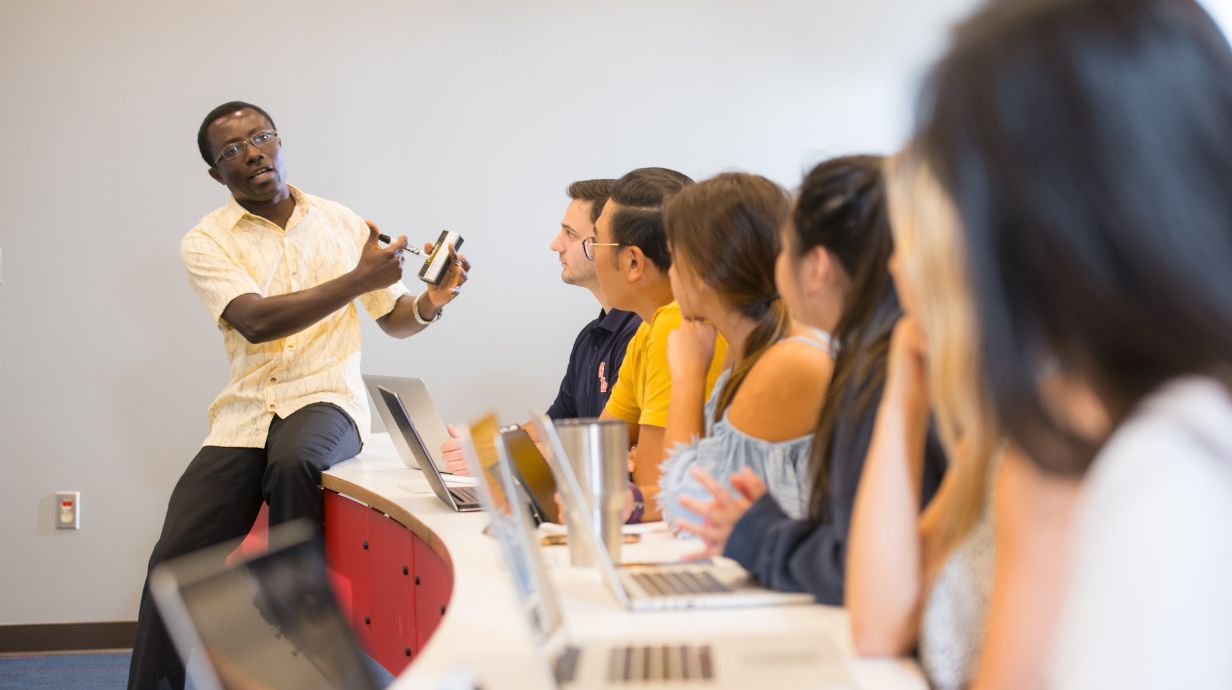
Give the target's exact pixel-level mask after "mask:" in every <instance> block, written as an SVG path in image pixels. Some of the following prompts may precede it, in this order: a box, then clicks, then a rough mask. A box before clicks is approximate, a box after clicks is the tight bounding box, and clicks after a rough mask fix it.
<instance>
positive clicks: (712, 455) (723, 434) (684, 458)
mask: <svg viewBox="0 0 1232 690" xmlns="http://www.w3.org/2000/svg"><path fill="white" fill-rule="evenodd" d="M785 340H794V341H798V342H803V343H807V344H809V345H812V346H813V347H816V348H817V349H819V350H821V351H822V352H825V353H826V354H827V355H830V356H831V357H833V356H834V351H833V347H832V346H831V344H830V336H829V334H828V333H826V332H825V331H820V330H817V331H815V333H814V335H813V336H811V337H807V336H793V337H791V338H785ZM730 374H731V370H730V369H728V370H727V371H724V372H723V373H722V374H720V375H719V378H718V380H717V381H715V384H714V390H712V391H711V393H710V398H709V399H708V400H707V401H706V407H705V412H704V416H705V420H706V435H705V436H703V437H702V438H695V439H694V440H693V441H692V442H691V443H687V444H685V443H677V444H676V445H675V446H673V447H672V448H671V449H670V450H669V451H668V456H667V459H666V460H664V461H663V463H662V464H661V465H660V466H659V468H660V470H662V475H661V476H660V477H659V495H658V497H657V499H656V500H657V502H658V505H659V509H660V510H661V511H663V519H664V520H666V521H667V522H668V523H669V524H670V523H671V522H672V521H673V520H675V519H676V518H684V519H685V520H688V521H690V522H700V521H701V518H700V517H699V516H698V515H697V514H695V513H694V512H693V511H691V510H688V509H687V508H685V507H684V506H682V505H680V496H681V495H688V496H690V497H692V498H695V499H697V500H699V501H703V502H704V501H708V500H710V498H711V496H710V492H708V491H707V490H706V489H705V488H704V487H703V486H702V485H701V484H700V483H699V482H698V481H697V480H696V479H694V478H693V476H692V474H690V470H692V469H693V468H694V467H700V468H702V469H703V470H705V471H706V472H707V473H709V474H710V476H712V477H714V478H715V479H716V480H718V481H719V483H720V484H723V485H724V486H726V487H727V488H728V489H729V490H731V483H730V481H729V478H730V477H731V475H732V474H734V473H736V472H737V471H738V470H739V469H740V468H742V467H748V468H751V469H752V470H753V472H754V473H755V474H757V476H759V477H761V479H762V481H764V482H765V483H766V488H767V490H768V491H769V492H770V495H772V496H774V499H775V501H777V502H778V504H779V506H781V507H782V508H783V511H784V512H786V513H787V514H788V515H789V516H790V517H792V518H795V519H797V520H799V519H803V518H804V516H805V514H806V512H807V511H808V499H809V496H808V481H809V480H808V457H809V447H810V445H811V442H812V440H813V434H811V433H809V434H806V435H804V436H799V437H797V438H793V439H789V440H786V441H777V442H775V441H767V440H765V439H760V438H757V437H756V436H750V435H749V434H746V433H744V432H743V431H740V430H739V429H737V428H736V427H734V426H732V424H731V421H730V420H729V419H728V413H729V412H730V409H729V410H727V411H724V413H723V416H722V418H720V419H719V420H718V421H715V420H714V410H715V406H716V405H718V401H719V397H720V396H721V395H722V392H723V386H725V385H727V379H728V377H729V375H730ZM681 536H688V535H683V534H682V535H681Z"/></svg>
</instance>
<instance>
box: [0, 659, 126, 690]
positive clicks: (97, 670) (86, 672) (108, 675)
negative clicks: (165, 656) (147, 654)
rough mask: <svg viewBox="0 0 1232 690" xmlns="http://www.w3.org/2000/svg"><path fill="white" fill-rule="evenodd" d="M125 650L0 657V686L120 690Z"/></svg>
mask: <svg viewBox="0 0 1232 690" xmlns="http://www.w3.org/2000/svg"><path fill="white" fill-rule="evenodd" d="M130 656H132V655H131V653H129V652H109V653H97V654H49V655H45V656H4V657H0V690H124V686H125V683H126V682H127V681H128V660H129V657H130Z"/></svg>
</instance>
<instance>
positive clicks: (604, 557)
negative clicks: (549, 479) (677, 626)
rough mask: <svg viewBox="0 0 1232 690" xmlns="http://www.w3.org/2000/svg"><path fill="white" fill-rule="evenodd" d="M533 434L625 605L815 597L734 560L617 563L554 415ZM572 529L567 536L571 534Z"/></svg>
mask: <svg viewBox="0 0 1232 690" xmlns="http://www.w3.org/2000/svg"><path fill="white" fill-rule="evenodd" d="M531 424H532V427H533V430H534V434H535V436H536V437H537V438H539V439H541V441H540V449H541V450H543V454H544V458H545V459H546V460H547V462H548V465H549V466H550V467H551V468H552V472H553V474H555V475H556V485H557V486H558V487H560V496H561V500H563V501H564V504H565V509H566V510H568V511H571V512H572V511H576V512H577V514H578V515H579V516H581V521H580V522H581V524H586V525H588V528H587V529H585V530H583V534H582V535H580V537H581V542H582V545H583V548H586V549H588V550H589V551H590V553H591V556H592V558H593V562H594V563H595V564H596V567H597V568H598V570H599V572H600V575H601V576H602V577H603V580H604V582H606V583H607V586H608V589H610V590H611V592H612V595H613V596H615V597H616V600H617V601H618V602H620V604H621V606H624V607H625V608H628V609H631V610H634V611H662V610H665V609H689V608H731V607H739V606H776V605H786V604H811V603H813V597H812V595H810V594H807V593H804V592H776V591H774V590H770V589H766V588H764V587H760V586H758V585H757V584H755V583H754V582H753V581H752V578H751V577H749V574H748V573H747V572H746V571H745V570H744V568H741V567H740V566H738V565H736V564H735V563H730V564H729V565H718V564H662V565H640V566H628V567H623V568H617V567H616V564H615V563H613V562H612V557H611V556H610V555H609V554H608V552H607V549H605V548H602V546H601V545H600V544H599V539H598V537H597V536H596V533H595V530H594V528H593V526H591V525H592V524H593V523H591V517H590V512H589V511H588V510H587V509H586V508H585V507H584V506H585V503H584V499H583V496H584V495H585V494H583V493H582V487H581V484H580V483H579V482H578V479H577V475H576V474H575V473H574V471H573V466H572V465H571V464H570V463H569V461H568V458H567V456H566V455H565V451H564V446H563V445H562V444H561V441H560V436H558V435H557V433H556V427H555V426H553V425H552V420H551V419H549V418H548V417H546V416H541V417H536V418H534V420H533V421H532V422H531ZM573 536H574V535H572V534H570V535H569V537H570V538H573Z"/></svg>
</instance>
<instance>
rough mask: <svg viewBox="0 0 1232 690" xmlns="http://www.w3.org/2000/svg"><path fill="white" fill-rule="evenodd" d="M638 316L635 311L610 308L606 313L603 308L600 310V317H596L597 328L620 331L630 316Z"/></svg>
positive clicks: (613, 331)
mask: <svg viewBox="0 0 1232 690" xmlns="http://www.w3.org/2000/svg"><path fill="white" fill-rule="evenodd" d="M632 316H637V315H636V314H634V313H633V312H629V311H621V310H619V309H609V310H608V311H607V313H606V314H604V313H603V311H602V310H600V311H599V318H598V319H596V323H595V328H602V329H603V330H605V331H610V332H612V333H615V332H616V331H619V330H620V329H621V328H622V327H623V326H624V325H625V324H626V323H628V322H629V318H630V317H632Z"/></svg>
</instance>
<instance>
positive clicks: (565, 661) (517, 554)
mask: <svg viewBox="0 0 1232 690" xmlns="http://www.w3.org/2000/svg"><path fill="white" fill-rule="evenodd" d="M472 431H473V432H474V433H475V435H476V436H479V435H486V434H487V433H489V432H494V431H495V423H494V420H493V421H492V422H491V423H487V422H485V423H481V424H479V425H477V428H472V429H471V430H467V431H466V432H464V437H465V439H464V442H463V452H464V455H465V457H466V461H467V466H468V469H469V470H470V471H471V472H472V473H473V474H474V475H475V476H476V477H480V478H481V481H480V482H479V496H480V502H481V503H483V505H484V508H485V509H486V510H487V511H488V512H489V513H490V514H491V515H492V525H493V530H492V531H493V534H494V535H495V536H496V537H497V539H498V540H499V541H500V543H501V551H502V554H503V555H504V557H505V561H506V564H507V565H508V568H509V571H510V572H511V574H512V575H513V578H514V586H515V589H516V590H517V592H518V596H519V597H520V598H521V603H522V609H523V613H524V614H525V615H526V619H527V623H528V624H529V626H530V629H531V632H532V635H533V637H534V639H535V645H536V651H537V652H538V658H539V661H540V662H541V663H540V670H541V672H542V674H543V675H542V678H541V683H542V684H543V685H545V686H548V687H561V686H570V687H578V688H629V687H637V688H646V689H650V688H681V687H711V686H713V685H715V684H716V683H718V684H722V685H723V686H725V687H769V688H776V689H780V688H783V689H785V688H822V689H832V690H837V689H840V688H851V687H853V686H852V683H851V680H850V676H849V674H848V671H847V666H846V661H845V659H844V658H843V656H842V654H841V653H840V652H839V650H838V647H837V645H836V644H835V642H834V640H833V638H832V637H831V636H829V635H826V634H797V635H780V634H773V635H757V634H742V635H731V636H715V635H710V634H706V633H699V634H698V635H696V636H690V637H689V638H687V639H685V638H681V637H669V636H665V635H661V634H653V633H649V634H647V635H645V636H644V638H642V639H637V640H631V639H623V640H619V639H594V640H585V641H574V642H572V643H571V638H570V635H569V633H568V631H567V629H566V627H565V624H564V619H563V616H562V615H561V606H560V600H559V594H558V593H557V591H556V588H555V585H554V584H553V583H552V581H551V579H550V578H549V577H548V575H547V567H546V565H545V564H544V561H543V554H542V553H541V552H540V550H539V546H538V545H537V543H536V540H535V534H534V531H533V529H532V527H531V524H532V523H531V518H530V516H529V515H528V513H527V510H526V507H525V506H524V505H523V504H522V503H521V502H520V501H518V500H512V501H511V500H509V497H516V496H517V495H518V494H516V493H515V485H514V482H513V475H512V472H511V471H510V466H511V463H510V456H509V450H510V449H509V448H508V447H507V445H506V439H505V438H494V439H493V441H492V443H491V444H484V443H479V444H478V445H479V446H480V447H481V448H484V447H486V448H491V450H482V451H477V450H476V444H474V443H472V442H471V441H472V439H471V433H472ZM493 451H494V452H493Z"/></svg>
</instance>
